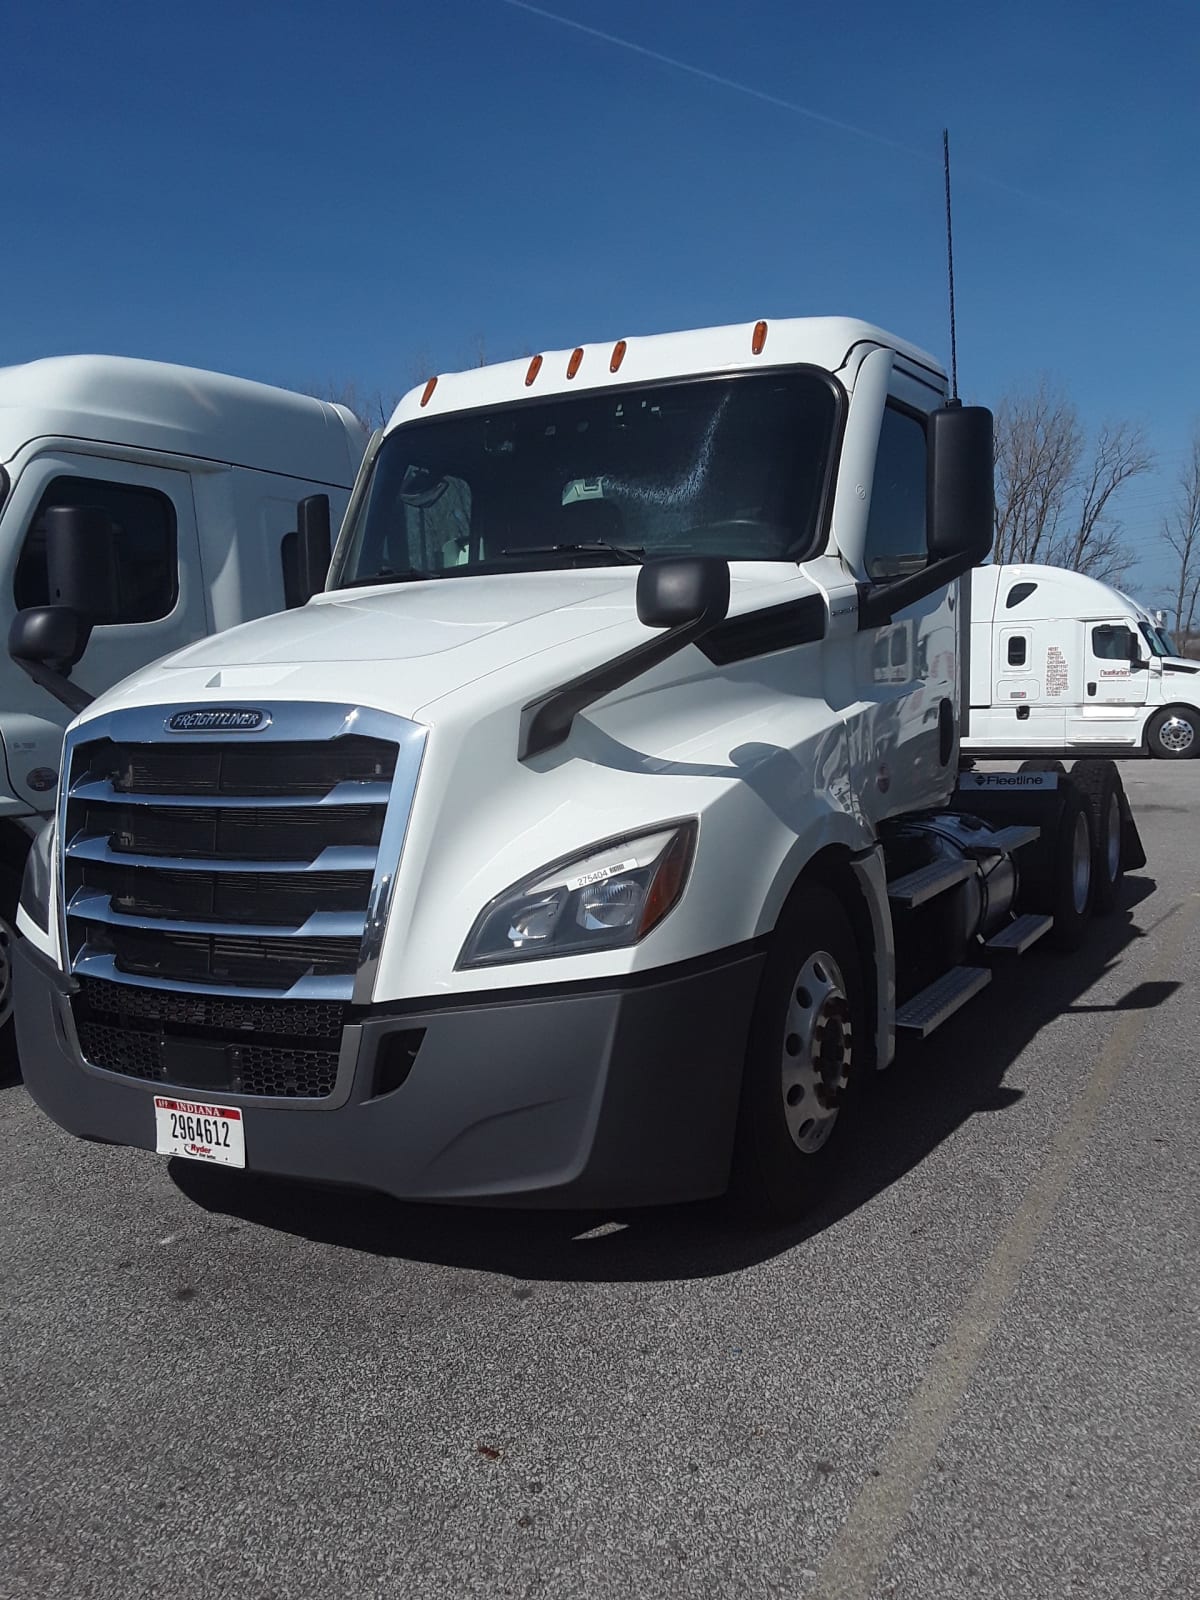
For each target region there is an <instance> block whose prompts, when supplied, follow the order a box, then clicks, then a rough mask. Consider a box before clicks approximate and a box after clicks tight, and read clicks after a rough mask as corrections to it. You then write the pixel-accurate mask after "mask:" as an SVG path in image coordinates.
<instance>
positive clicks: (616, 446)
mask: <svg viewBox="0 0 1200 1600" xmlns="http://www.w3.org/2000/svg"><path fill="white" fill-rule="evenodd" d="M838 392H839V391H838V390H837V388H836V386H835V385H834V383H833V381H832V380H831V379H830V378H829V377H827V376H825V375H824V374H818V373H816V372H813V371H808V370H801V371H791V372H786V373H775V374H763V375H758V374H756V375H754V376H752V377H735V378H729V377H725V378H715V379H714V378H706V379H702V380H692V381H689V382H685V383H665V384H661V385H656V386H654V387H641V388H636V389H622V390H609V391H603V390H601V391H599V392H597V391H595V390H593V391H590V392H586V393H583V394H579V395H570V396H563V395H556V396H555V397H554V398H553V399H548V400H546V401H544V402H537V403H518V404H515V405H513V404H510V405H507V406H502V407H498V408H496V409H495V410H492V411H483V410H480V411H466V412H458V413H451V414H449V415H446V416H444V417H438V418H433V419H431V420H430V421H428V422H413V423H408V424H406V425H404V426H403V427H400V428H398V429H397V430H396V431H395V432H394V433H392V434H390V435H389V436H388V437H387V438H386V439H385V440H384V441H383V444H382V446H381V447H380V450H379V454H378V456H377V457H376V460H375V464H374V468H373V470H372V474H371V479H370V482H369V484H368V487H367V491H366V493H365V495H364V496H363V497H362V499H361V500H360V502H359V504H358V507H357V510H356V513H355V514H354V517H353V521H352V524H351V526H350V527H349V528H348V530H347V536H346V539H345V541H344V543H343V545H342V549H341V551H340V552H339V556H338V561H337V563H336V570H335V573H334V576H333V580H332V581H333V587H345V586H348V585H351V584H355V583H371V582H387V581H389V580H390V579H392V578H410V577H412V578H415V577H437V578H443V577H446V578H448V577H461V576H466V575H469V574H472V573H480V572H511V571H529V570H533V569H537V568H545V567H561V566H563V565H579V564H581V563H584V562H589V563H600V564H612V563H614V562H620V561H630V560H640V559H642V558H643V557H650V556H666V555H678V554H686V553H701V554H706V555H721V556H726V557H728V558H729V559H730V560H739V561H778V560H792V561H795V560H799V559H803V558H806V557H808V556H810V555H812V554H813V546H814V544H815V542H816V540H817V537H818V535H819V532H820V527H821V511H822V505H823V500H824V492H825V483H826V478H827V475H828V469H829V464H830V457H831V451H832V445H833V438H834V430H835V427H836V424H837V418H838V410H839V408H838Z"/></svg>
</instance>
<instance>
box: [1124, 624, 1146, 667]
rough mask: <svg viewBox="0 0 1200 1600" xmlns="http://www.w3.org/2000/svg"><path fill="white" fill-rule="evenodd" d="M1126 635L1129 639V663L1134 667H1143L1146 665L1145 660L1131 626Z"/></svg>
mask: <svg viewBox="0 0 1200 1600" xmlns="http://www.w3.org/2000/svg"><path fill="white" fill-rule="evenodd" d="M1127 637H1128V640H1129V643H1128V646H1127V648H1128V651H1129V665H1130V666H1131V667H1135V668H1136V667H1144V666H1145V665H1146V660H1145V657H1144V656H1143V655H1142V647H1141V644H1140V643H1139V641H1138V636H1137V634H1136V633H1134V631H1133V629H1132V628H1131V629H1130V630H1129V633H1128V636H1127Z"/></svg>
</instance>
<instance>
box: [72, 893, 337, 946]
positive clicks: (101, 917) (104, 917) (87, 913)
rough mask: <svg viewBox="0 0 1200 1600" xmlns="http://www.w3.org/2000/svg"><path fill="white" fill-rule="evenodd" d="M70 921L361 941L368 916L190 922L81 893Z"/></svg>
mask: <svg viewBox="0 0 1200 1600" xmlns="http://www.w3.org/2000/svg"><path fill="white" fill-rule="evenodd" d="M67 915H68V916H69V917H78V918H79V919H80V920H81V921H83V922H103V923H106V924H107V925H108V926H110V927H114V928H139V929H149V930H150V931H152V932H155V933H199V934H214V935H225V936H229V937H235V938H242V939H361V938H362V935H363V928H364V927H365V926H366V920H367V919H366V913H365V911H362V912H354V911H314V912H312V913H311V914H310V915H309V917H308V918H307V919H306V920H305V921H304V922H303V923H301V924H300V925H299V926H298V927H287V926H285V925H283V924H280V923H278V922H264V923H245V922H218V921H214V920H212V919H211V918H201V919H199V920H187V919H182V918H178V917H155V916H149V915H146V914H142V915H139V916H130V915H129V914H128V913H127V912H123V911H115V910H114V909H113V905H112V901H111V899H110V898H109V896H108V895H106V894H103V893H95V892H93V891H90V890H87V889H81V890H79V891H78V893H76V895H75V896H74V898H73V899H72V901H71V904H70V905H69V906H68V907H67Z"/></svg>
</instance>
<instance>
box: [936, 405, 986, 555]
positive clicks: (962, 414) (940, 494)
mask: <svg viewBox="0 0 1200 1600" xmlns="http://www.w3.org/2000/svg"><path fill="white" fill-rule="evenodd" d="M928 439H929V478H928V507H929V512H928V515H929V521H928V533H927V538H928V547H929V559H930V561H931V562H934V561H947V560H955V559H958V560H963V559H966V560H967V561H968V563H969V565H971V566H978V565H979V563H980V562H982V561H986V559H987V557H988V556H989V555H990V554H991V550H992V539H993V537H994V534H995V500H996V492H995V448H994V445H993V439H992V413H991V412H990V411H989V410H988V409H987V407H986V406H944V407H942V408H941V409H940V410H937V411H933V412H930V415H929V426H928Z"/></svg>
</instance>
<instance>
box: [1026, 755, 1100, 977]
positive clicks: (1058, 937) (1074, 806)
mask: <svg viewBox="0 0 1200 1600" xmlns="http://www.w3.org/2000/svg"><path fill="white" fill-rule="evenodd" d="M1058 794H1059V799H1060V803H1059V805H1058V807H1057V811H1058V820H1057V824H1055V825H1054V837H1053V839H1051V840H1047V844H1048V846H1049V848H1046V849H1038V847H1037V846H1030V851H1031V853H1032V852H1033V850H1035V849H1037V850H1038V853H1037V855H1036V856H1035V857H1034V860H1033V861H1032V862H1031V863H1030V865H1029V867H1028V868H1025V869H1023V873H1022V879H1023V881H1022V887H1021V895H1020V901H1021V909H1022V910H1023V911H1041V912H1043V913H1049V915H1050V916H1052V917H1053V918H1054V927H1053V929H1052V930H1051V933H1050V935H1049V939H1050V943H1051V944H1052V945H1053V946H1054V947H1055V949H1057V950H1078V949H1079V947H1080V945H1081V944H1082V943H1083V941H1084V938H1085V937H1086V935H1087V925H1088V918H1089V916H1090V915H1091V909H1092V862H1093V859H1094V856H1095V851H1094V847H1093V843H1092V814H1091V808H1090V807H1089V805H1088V803H1087V801H1086V800H1085V799H1084V797H1083V795H1082V794H1080V792H1079V790H1078V789H1076V787H1075V786H1074V784H1073V783H1072V782H1071V781H1070V779H1067V780H1066V782H1062V783H1060V784H1059V786H1058ZM1049 798H1050V796H1047V799H1049ZM1051 815H1053V813H1051Z"/></svg>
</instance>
